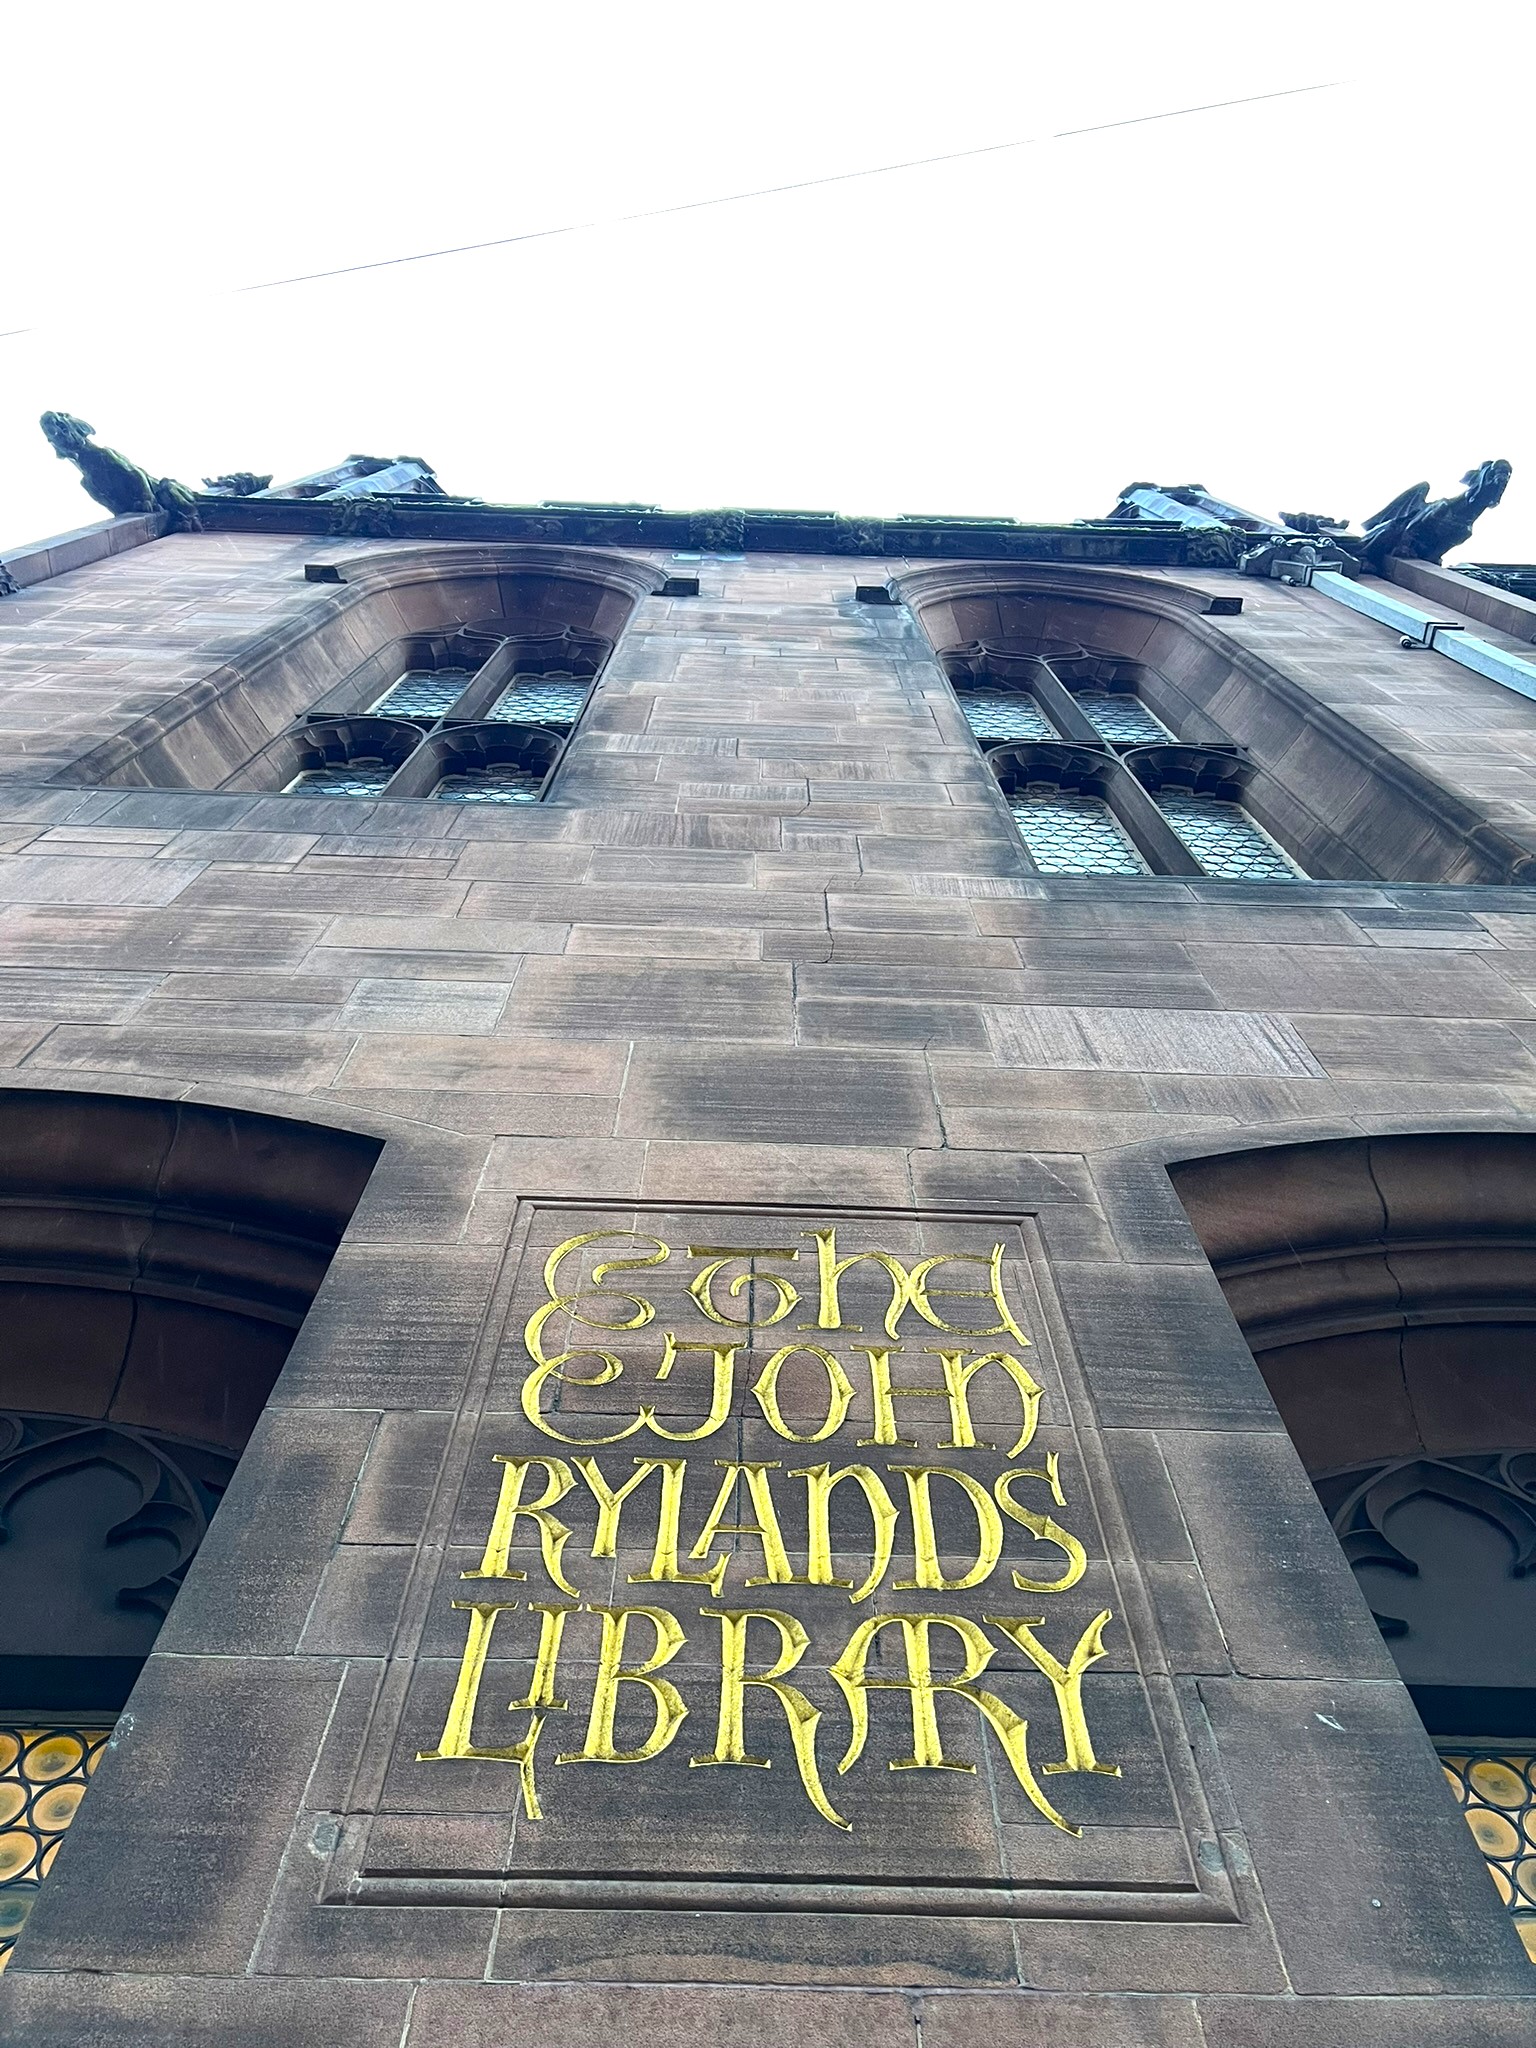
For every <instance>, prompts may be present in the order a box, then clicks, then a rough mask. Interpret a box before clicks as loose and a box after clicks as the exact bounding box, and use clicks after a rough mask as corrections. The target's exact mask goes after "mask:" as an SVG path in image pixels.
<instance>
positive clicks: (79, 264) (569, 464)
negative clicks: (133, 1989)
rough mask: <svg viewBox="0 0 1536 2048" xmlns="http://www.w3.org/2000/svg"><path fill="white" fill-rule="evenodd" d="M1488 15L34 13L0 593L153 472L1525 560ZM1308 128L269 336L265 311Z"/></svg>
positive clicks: (1496, 30) (836, 217) (1518, 409)
mask: <svg viewBox="0 0 1536 2048" xmlns="http://www.w3.org/2000/svg"><path fill="white" fill-rule="evenodd" d="M1532 21H1533V10H1532V8H1531V7H1530V5H1529V4H1528V0H1522V4H1515V0H1498V4H1495V0H1461V4H1459V5H1457V6H1455V7H1451V6H1447V5H1444V4H1440V5H1436V6H1433V7H1431V6H1421V5H1418V4H1410V0H1395V4H1387V5H1378V4H1375V0H1353V4H1352V0H1331V4H1329V5H1326V6H1321V7H1302V8H1297V7H1284V6H1282V7H1275V6H1267V5H1256V6H1242V5H1238V4H1235V0H1224V4H1220V5H1211V4H1204V0H1158V4H1155V5H1149V4H1146V0H1141V4H1139V5H1122V4H1115V0H1097V4H1095V0H1079V4H1077V5H1075V6H1073V5H1068V6H1064V5H1062V4H1061V0H1011V4H998V0H947V4H945V5H943V6H939V5H937V4H934V0H929V4H927V5H922V6H919V5H914V4H905V0H889V4H885V5H870V4H865V0H819V4H804V0H774V4H772V5H771V6H753V7H746V6H742V5H739V4H738V5H735V6H731V5H722V4H720V0H713V4H707V5H706V4H695V0H671V4H669V5H667V6H666V7H665V8H659V9H653V8H648V7H638V6H635V5H633V4H628V5H620V4H610V0H565V4H564V5H563V6H561V7H559V8H551V7H548V6H545V5H539V6H535V5H533V4H531V0H499V4H496V0H435V4H434V5H432V6H430V7H426V6H423V5H421V4H420V0H413V4H411V5H404V4H400V0H367V4H365V5H359V4H354V0H263V4H262V5H260V6H251V5H240V6H236V5H233V4H230V0H223V4H218V0H215V4H209V0H199V4H196V5H190V6H189V5H180V4H169V0H139V4H136V5H135V6H133V7H131V8H127V7H123V6H121V5H120V4H118V0H114V4H111V5H100V4H96V0H75V4H74V5H72V6H71V7H70V8H68V9H67V10H59V9H41V8H38V9H32V10H29V11H27V12H26V13H25V14H23V13H21V12H20V11H17V12H16V13H15V14H13V15H12V17H11V18H10V19H9V20H8V22H7V25H6V28H5V32H4V45H3V59H4V65H5V91H4V102H5V104H4V117H3V123H0V190H3V191H4V192H5V194H6V195H7V196H6V200H5V205H4V225H3V245H0V246H3V259H0V260H3V268H0V330H4V329H13V328H28V329H32V330H33V331H30V332H24V333H20V334H13V335H9V336H8V337H7V338H4V339H0V547H3V546H5V545H15V544H16V543H19V542H21V541H24V540H28V539H35V538H38V537H41V536H43V535H46V534H49V533H53V532H57V531H60V530H62V529H64V528H67V527H70V526H74V525H79V524H82V523H84V522H86V521H87V520H90V519H92V518H94V517H96V516H98V514H97V513H96V511H95V509H94V508H93V507H92V505H91V504H90V503H89V501H88V500H87V499H86V498H85V497H84V495H83V493H82V492H81V491H80V489H79V486H78V484H77V482H76V480H75V473H74V471H73V469H71V468H68V467H66V466H65V465H63V464H61V463H59V462H57V461H56V460H55V458H54V456H53V454H52V452H51V451H50V450H49V449H48V447H47V445H46V444H45V443H44V441H43V439H42V436H41V435H40V433H39V432H38V429H37V424H36V421H37V415H38V413H39V412H40V411H42V410H43V408H44V407H47V406H56V407H62V408H64V409H65V410H68V411H72V412H77V413H80V414H83V415H84V417H85V418H87V419H88V420H90V421H92V422H93V423H94V424H95V426H96V427H97V428H98V429H99V431H100V435H101V437H102V438H103V439H104V440H105V441H107V442H108V443H109V444H111V445H113V446H116V447H120V448H121V449H123V450H124V452H125V453H127V454H129V455H131V456H132V457H133V459H134V460H135V461H137V462H140V463H142V464H143V465H144V466H145V467H146V468H148V469H149V470H150V471H151V472H152V473H154V474H168V475H172V476H179V477H181V478H182V479H183V480H185V481H187V482H189V483H196V482H197V481H198V480H199V479H200V478H201V477H203V476H204V475H214V474H217V473H218V472H219V471H221V470H226V469H231V468H250V469H261V470H273V471H275V472H276V473H277V475H278V476H279V478H282V477H286V476H294V475H298V474H302V473H303V472H304V471H306V470H310V469H315V468H319V467H321V466H323V465H324V464H326V463H328V462H331V461H334V460H337V459H339V458H340V457H342V456H344V455H346V454H348V453H350V452H353V451H360V452H366V453H371V454H396V453H400V452H405V453H409V454H419V455H424V456H426V457H427V459H428V460H429V461H431V462H432V463H433V464H434V465H435V466H436V468H437V470H438V472H439V474H440V476H441V478H442V480H443V482H444V484H445V485H446V487H447V488H448V489H450V490H456V491H467V492H471V493H474V494H476V495H479V496H483V497H487V498H493V499H499V500H503V501H510V502H516V503H525V502H528V501H532V500H537V499H540V498H546V497H595V498H618V499H641V500H644V501H646V502H648V503H656V504H662V505H668V506H685V507H694V506H711V505H758V506H784V507H809V508H813V509H823V510H837V511H842V512H848V513H887V514H891V513H900V512H947V513H1009V514H1012V515H1014V516H1015V517H1019V518H1024V519H1070V518H1075V517H1080V516H1092V515H1101V514H1103V513H1104V512H1106V511H1107V510H1108V509H1109V506H1110V504H1111V503H1112V501H1113V499H1114V497H1115V494H1116V492H1117V491H1118V489H1119V488H1120V487H1121V486H1122V485H1123V484H1125V483H1127V482H1129V481H1132V480H1133V479H1138V478H1149V479H1153V480H1156V481H1158V482H1163V483H1182V482H1189V481H1198V482H1203V483H1205V484H1207V485H1208V486H1209V487H1211V488H1212V489H1215V490H1217V491H1220V492H1222V493H1223V494H1225V495H1228V496H1230V497H1232V498H1235V499H1236V500H1237V501H1238V502H1239V503H1243V504H1247V505H1249V506H1251V507H1253V508H1254V509H1256V510H1262V511H1274V510H1276V509H1278V508H1279V507H1281V506H1284V507H1286V508H1287V509H1291V510H1295V509H1303V510H1309V511H1323V512H1331V513H1337V514H1338V515H1340V516H1345V515H1348V516H1350V517H1352V518H1355V519H1359V518H1360V517H1361V516H1363V515H1364V514H1366V513H1368V512H1371V511H1373V510H1375V509H1376V508H1377V507H1378V506H1379V505H1381V504H1382V503H1383V502H1384V501H1385V500H1386V499H1387V498H1389V497H1391V496H1393V495H1394V494H1395V493H1396V492H1397V491H1399V490H1401V489H1402V488H1403V487H1404V486H1406V485H1407V484H1410V483H1412V482H1414V481H1415V480H1417V479H1418V478H1420V477H1427V478H1429V479H1430V481H1431V482H1432V484H1433V486H1434V488H1435V490H1436V492H1437V494H1438V493H1439V492H1441V491H1444V490H1448V489H1451V488H1454V487H1455V484H1456V481H1457V479H1458V477H1459V476H1460V474H1461V472H1462V471H1463V470H1465V469H1466V468H1468V467H1469V466H1470V465H1471V464H1473V463H1475V462H1478V461H1481V460H1483V459H1485V458H1487V457H1490V456H1494V455H1505V456H1508V457H1509V458H1510V459H1511V460H1512V461H1513V463H1514V465H1515V476H1514V481H1513V483H1512V485H1511V486H1510V490H1509V494H1508V496H1507V498H1506V500H1505V503H1504V505H1503V506H1502V507H1501V508H1500V509H1499V510H1498V511H1497V512H1495V513H1492V514H1490V515H1488V516H1487V517H1486V518H1485V519H1484V520H1483V522H1482V523H1481V525H1480V526H1479V528H1478V531H1477V535H1476V538H1475V541H1474V543H1473V545H1472V547H1471V548H1470V549H1469V550H1467V551H1466V552H1467V553H1468V554H1469V555H1470V556H1471V557H1472V558H1473V559H1483V560H1505V561H1510V560H1516V561H1532V560H1536V429H1533V408H1532V403H1531V388H1532V370H1531V321H1530V310H1529V303H1528V301H1527V299H1526V293H1527V292H1528V291H1529V289H1530V287H1529V282H1528V279H1529V270H1530V263H1529V218H1530V175H1529V155H1530V135H1529V129H1530V113H1529V79H1530V77H1531V63H1532V56H1533V49H1532V42H1533V33H1532ZM1333 81H1338V83H1337V84H1335V85H1334V86H1333V89H1331V90H1329V91H1326V92H1317V93H1310V94H1307V95H1305V96H1301V97H1296V98H1288V99H1277V100H1270V101H1268V102H1266V103H1262V104H1258V105H1251V106H1245V107H1237V108H1231V109H1228V110H1226V111H1221V112H1212V113H1202V114H1197V115H1193V116H1191V117H1188V118H1183V119H1178V120H1169V121H1165V122H1160V123H1157V124H1154V125H1148V126H1136V127H1126V128H1120V129H1115V130H1110V131H1109V132H1107V133H1101V134H1088V135H1079V136H1076V137H1072V138H1069V139H1063V140H1054V141H1051V140H1047V141H1041V142H1039V143H1036V144H1034V145H1032V146H1030V147H1027V148H1020V149H1014V150H1009V151H1005V152H1002V153H999V154H995V155H990V156H982V157H979V158H974V159H972V160H970V161H962V162H959V163H953V164H946V165H939V166H934V167H930V168H926V169H915V170H907V171H900V172H897V173H894V174H892V175H889V176H883V177H876V178H869V179H862V180H858V181H855V182H851V183H847V184H842V185H833V186H830V187H823V188H821V189H817V190H811V191H807V192H800V193H795V194H790V195H784V196H779V197H770V198H762V199H753V200H749V201H746V202H744V203H741V204H736V205H730V206H724V207H719V208H713V209H709V210H705V211H701V212H694V213H684V214H681V215H676V216H673V217H671V218H667V219H661V220H655V221H643V222H632V223H629V224H625V225H600V226H598V227H595V228H592V229H589V230H586V231H583V232H581V233H577V234H571V235H565V236H561V237H557V238H553V239H549V240H542V241H533V242H527V243H523V244H520V245H515V246H512V247H509V248H501V249H492V250H487V251H484V252H481V253H479V254H475V255H468V256H458V257H448V258H444V259H441V260H437V261H433V262H426V263H413V264H407V265H403V266H395V267H391V268H387V269H382V270H375V271H367V272H364V273H363V274H361V275H359V276H353V277H344V278H338V279H332V280H328V281H325V282H321V283H308V284H299V285H293V286H289V287H287V288H285V289H281V290H273V291H263V292H256V293H240V292H239V291H238V290H236V289H235V288H237V287H239V286H242V285H248V284H252V283H256V282H259V281H262V280H265V279H271V278H278V277H286V276H290V275H292V274H293V273H295V272H306V271H313V270H322V269H328V268H331V267H334V266H337V265H344V264H348V263H362V262H369V261H374V260H377V259H380V258H386V257H392V256H397V255H402V254H407V253H410V252H413V251H416V250H422V249H431V248H434V247H438V246H441V245H443V244H448V243H458V242H466V241H474V240H477V239H481V238H486V237H491V236H497V235H509V234H515V233H519V232H524V231H530V230H535V229H541V228H549V227H556V226H560V225H563V224H567V223H572V222H589V221H597V222H602V223H611V222H612V221H613V219H614V216H616V215H620V214H626V213H632V212H634V211H637V210H639V209H642V208H645V207H651V206H656V207H661V206H668V205H673V204H677V203H679V202H683V201H690V200H697V199H702V198H708V197H711V196H714V195H717V194H727V193H733V192H740V191H744V190H748V189H750V188H754V187H759V186H764V185H774V184H779V183H783V182H786V181H789V180H793V179H802V178H814V177H818V176H827V175H830V174H833V173H839V172H846V171H851V170H858V169H861V168H863V167H866V166H871V165H879V164H886V163H890V162H893V161H896V160H900V159H908V158H913V157H925V156H931V155H934V154H938V153H941V152H946V151H958V150H966V149H973V148H976V147H978V146H980V145H983V144H990V143H1000V142H1011V141H1015V140H1019V139H1022V138H1026V137H1047V136H1051V135H1054V134H1056V133H1058V132H1059V131H1061V130H1063V129H1074V128H1082V127H1086V126H1089V125H1091V124H1094V123H1099V122H1114V121H1125V120H1128V119H1130V118H1131V117H1134V116H1138V115H1145V114H1151V113H1157V112H1159V111H1162V110H1165V109H1175V108H1184V107H1192V106H1196V105H1199V104H1201V103H1203V102H1208V101H1220V100H1230V99H1235V98H1240V97H1243V96H1245V95H1249V94H1258V93H1273V92H1277V91H1280V90H1282V89H1284V88H1287V87H1295V86H1305V85H1314V84H1322V83H1325V82H1333Z"/></svg>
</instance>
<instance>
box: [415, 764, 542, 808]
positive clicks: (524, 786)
mask: <svg viewBox="0 0 1536 2048" xmlns="http://www.w3.org/2000/svg"><path fill="white" fill-rule="evenodd" d="M543 780H544V778H543V776H542V775H534V774H531V773H530V772H529V770H528V769H526V768H519V767H516V766H513V765H508V766H504V767H503V766H498V767H495V768H480V769H476V770H474V771H472V772H471V773H469V774H467V775H445V776H444V777H443V779H442V781H441V782H440V783H439V784H438V785H437V787H436V789H434V790H433V792H432V794H433V796H434V797H438V798H440V799H441V800H442V802H444V803H448V804H532V803H537V802H538V800H539V786H540V784H541V783H542V782H543Z"/></svg>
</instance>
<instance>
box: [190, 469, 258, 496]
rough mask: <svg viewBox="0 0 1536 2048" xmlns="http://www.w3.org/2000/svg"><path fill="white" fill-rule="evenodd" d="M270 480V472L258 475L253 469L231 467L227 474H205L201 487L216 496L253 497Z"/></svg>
mask: <svg viewBox="0 0 1536 2048" xmlns="http://www.w3.org/2000/svg"><path fill="white" fill-rule="evenodd" d="M271 481H272V472H271V471H270V470H268V472H267V474H266V475H265V476H261V475H258V473H257V472H256V471H255V470H254V469H233V470H231V471H230V473H229V475H228V476H205V477H204V478H203V489H204V490H205V491H212V493H213V495H214V496H215V497H216V498H254V497H255V495H256V493H257V492H258V491H264V490H265V489H266V488H267V485H268V484H269V483H271Z"/></svg>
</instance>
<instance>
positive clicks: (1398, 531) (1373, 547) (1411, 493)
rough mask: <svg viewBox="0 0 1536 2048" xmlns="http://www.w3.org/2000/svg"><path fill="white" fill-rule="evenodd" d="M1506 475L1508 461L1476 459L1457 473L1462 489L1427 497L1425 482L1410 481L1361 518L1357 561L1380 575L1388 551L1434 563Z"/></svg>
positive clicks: (1492, 501) (1494, 497) (1492, 498)
mask: <svg viewBox="0 0 1536 2048" xmlns="http://www.w3.org/2000/svg"><path fill="white" fill-rule="evenodd" d="M1509 478H1510V465H1509V463H1507V462H1503V461H1500V462H1482V463H1479V464H1478V466H1477V468H1476V469H1469V470H1468V471H1467V473H1466V475H1465V476H1464V477H1463V478H1462V482H1463V483H1464V484H1465V485H1466V487H1467V488H1466V489H1465V490H1464V491H1460V492H1458V493H1457V494H1456V496H1455V497H1451V498H1436V499H1435V500H1434V502H1433V503H1431V502H1430V498H1429V485H1428V484H1414V485H1413V486H1412V488H1411V489H1409V490H1406V491H1404V492H1402V493H1401V495H1400V496H1398V497H1396V498H1394V499H1393V500H1392V502H1391V504H1389V505H1383V506H1382V508H1381V510H1380V511H1379V512H1376V513H1373V514H1372V516H1371V517H1370V518H1369V519H1367V520H1366V521H1365V539H1364V541H1363V542H1362V543H1361V544H1360V546H1359V548H1358V550H1357V552H1358V554H1359V557H1360V562H1361V566H1362V567H1363V568H1366V569H1371V570H1374V571H1375V573H1376V574H1377V575H1380V574H1381V573H1382V570H1383V568H1384V566H1385V564H1386V562H1387V561H1388V559H1389V558H1390V557H1391V556H1393V555H1401V556H1404V557H1405V558H1406V559H1407V560H1409V561H1411V562H1436V563H1438V562H1439V561H1440V560H1441V559H1442V558H1443V557H1444V555H1445V554H1446V553H1447V551H1448V550H1449V549H1451V548H1456V547H1460V546H1461V544H1462V542H1463V541H1468V540H1470V539H1471V538H1472V528H1473V526H1474V525H1475V524H1476V522H1477V519H1478V517H1479V515H1480V514H1481V513H1484V512H1486V511H1487V510H1488V508H1489V507H1490V506H1491V505H1497V504H1498V502H1499V500H1500V498H1502V497H1503V495H1504V491H1505V487H1506V485H1507V484H1508V482H1509Z"/></svg>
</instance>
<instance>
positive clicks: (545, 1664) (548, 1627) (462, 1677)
mask: <svg viewBox="0 0 1536 2048" xmlns="http://www.w3.org/2000/svg"><path fill="white" fill-rule="evenodd" d="M453 1605H454V1606H455V1607H457V1608H460V1609H462V1610H463V1611H465V1612H466V1613H467V1614H468V1615H469V1634H468V1635H467V1637H466V1638H465V1641H464V1654H463V1656H462V1657H461V1658H460V1660H459V1674H458V1678H457V1680H456V1681H455V1683H454V1688H453V1698H452V1699H451V1700H450V1701H449V1703H448V1716H447V1719H446V1720H445V1721H444V1723H443V1732H442V1734H441V1735H440V1736H439V1737H438V1739H437V1747H436V1749H419V1750H417V1752H416V1761H417V1763H419V1764H435V1763H448V1762H453V1761H456V1760H459V1759H466V1758H468V1759H474V1760H477V1761H479V1762H482V1763H502V1764H516V1765H517V1771H518V1779H519V1783H520V1786H521V1789H522V1798H523V1806H524V1808H525V1810H526V1812H527V1815H528V1818H529V1819H530V1820H542V1819H543V1818H544V1814H543V1810H542V1809H541V1807H540V1805H539V1795H538V1788H537V1786H536V1785H535V1783H534V1777H533V1757H534V1751H535V1749H536V1748H537V1746H538V1740H539V1734H540V1731H541V1730H542V1729H543V1726H544V1715H543V1713H542V1712H536V1713H535V1714H534V1716H533V1720H532V1722H531V1724H530V1725H529V1729H528V1733H527V1734H526V1735H525V1736H524V1737H523V1739H522V1741H521V1742H513V1743H509V1744H508V1745H507V1747H506V1748H505V1749H476V1747H475V1744H474V1721H475V1707H476V1705H477V1703H478V1701H479V1698H480V1685H481V1681H482V1679H483V1678H484V1676H485V1660H486V1657H487V1655H488V1654H489V1651H490V1647H491V1637H492V1635H493V1634H494V1632H495V1628H496V1623H497V1621H498V1619H499V1618H500V1617H501V1616H502V1615H503V1614H507V1613H509V1612H510V1611H511V1610H512V1609H513V1608H514V1607H516V1605H517V1602H516V1601H515V1600H455V1601H454V1602H453ZM534 1611H535V1612H536V1613H538V1614H539V1615H541V1616H542V1617H543V1618H542V1620H541V1622H540V1624H539V1651H538V1656H537V1658H536V1660H535V1663H534V1672H533V1685H532V1687H531V1688H530V1690H529V1694H528V1697H527V1699H525V1700H513V1701H512V1708H513V1709H517V1708H525V1707H533V1708H549V1709H551V1710H552V1711H560V1710H562V1709H563V1708H564V1706H565V1702H564V1700H557V1699H555V1698H554V1697H553V1696H552V1694H553V1687H554V1676H555V1659H556V1658H557V1657H558V1655H559V1651H560V1631H561V1628H562V1627H563V1626H564V1622H565V1617H566V1615H567V1614H569V1613H570V1612H571V1609H570V1608H568V1607H543V1606H540V1607H537V1608H535V1610H534Z"/></svg>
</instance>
